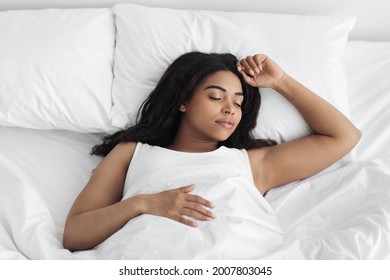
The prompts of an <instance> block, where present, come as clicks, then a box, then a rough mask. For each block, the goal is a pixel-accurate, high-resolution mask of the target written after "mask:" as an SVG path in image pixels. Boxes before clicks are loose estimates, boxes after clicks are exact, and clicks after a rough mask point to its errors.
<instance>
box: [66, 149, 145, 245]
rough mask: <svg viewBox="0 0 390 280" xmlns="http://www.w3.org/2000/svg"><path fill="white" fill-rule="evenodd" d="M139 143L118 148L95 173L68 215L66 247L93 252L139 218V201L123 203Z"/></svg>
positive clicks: (102, 162)
mask: <svg viewBox="0 0 390 280" xmlns="http://www.w3.org/2000/svg"><path fill="white" fill-rule="evenodd" d="M135 146H136V143H123V144H122V143H121V144H118V145H117V146H116V147H115V148H114V149H113V150H112V151H111V152H110V153H109V154H108V155H107V156H106V157H105V158H104V159H103V160H102V161H101V162H100V164H99V165H98V166H97V167H96V169H95V170H94V171H93V174H92V176H91V178H90V179H89V181H88V183H87V185H86V186H85V188H84V189H83V190H82V191H81V192H80V194H79V196H78V197H77V199H76V200H75V202H74V203H73V205H72V208H71V209H70V211H69V214H68V218H67V220H66V224H65V230H64V239H63V245H64V248H66V249H69V250H71V251H76V250H85V249H90V248H93V247H94V246H96V245H97V244H99V243H101V242H102V241H103V240H105V239H106V238H108V237H109V236H110V235H111V234H113V233H114V232H116V231H117V230H119V229H120V228H121V227H123V226H124V225H125V224H126V223H127V221H129V220H130V219H131V218H134V217H136V216H138V215H139V214H140V210H139V208H140V207H139V206H138V203H139V201H138V199H137V197H133V198H130V199H129V200H124V201H121V199H122V192H123V186H124V182H125V178H126V174H127V169H128V167H129V164H130V161H131V158H132V156H133V154H134V150H135Z"/></svg>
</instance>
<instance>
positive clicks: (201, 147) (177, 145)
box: [168, 135, 218, 153]
mask: <svg viewBox="0 0 390 280" xmlns="http://www.w3.org/2000/svg"><path fill="white" fill-rule="evenodd" d="M217 146H218V142H208V141H203V140H199V139H183V137H180V136H179V135H178V136H176V138H175V140H174V141H173V142H172V144H171V145H169V146H168V149H171V150H174V151H179V152H190V153H203V152H210V151H214V150H215V149H217Z"/></svg>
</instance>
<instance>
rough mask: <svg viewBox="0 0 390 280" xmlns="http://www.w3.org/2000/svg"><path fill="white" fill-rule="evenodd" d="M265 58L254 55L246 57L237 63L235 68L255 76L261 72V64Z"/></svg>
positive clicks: (264, 56)
mask: <svg viewBox="0 0 390 280" xmlns="http://www.w3.org/2000/svg"><path fill="white" fill-rule="evenodd" d="M266 59H267V56H266V55H264V54H256V55H254V56H247V57H246V58H243V59H241V60H240V61H239V62H238V63H237V68H238V70H239V71H244V72H245V73H246V74H248V75H250V76H252V77H253V76H254V75H255V74H260V73H261V71H262V70H263V64H264V62H265V61H266Z"/></svg>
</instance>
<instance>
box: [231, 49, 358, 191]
mask: <svg viewBox="0 0 390 280" xmlns="http://www.w3.org/2000/svg"><path fill="white" fill-rule="evenodd" d="M238 68H239V69H240V70H241V73H242V74H243V75H244V77H245V79H246V81H247V83H248V84H250V85H251V86H256V87H270V88H273V89H274V90H276V91H277V92H279V93H280V94H281V95H283V96H284V97H285V98H286V99H287V100H288V101H289V102H291V103H292V104H293V105H294V106H295V107H296V108H297V109H298V111H299V112H300V113H301V115H302V116H303V118H304V119H305V121H306V122H307V124H308V125H309V126H310V128H311V129H312V131H313V134H311V135H309V136H305V137H303V138H299V139H296V140H293V141H289V142H285V143H282V144H279V145H276V146H271V147H266V148H262V149H254V150H249V151H248V155H249V158H250V162H251V167H252V173H253V177H254V181H255V184H256V186H257V188H258V189H259V190H260V192H261V193H263V194H264V193H266V192H267V191H268V190H269V189H271V188H274V187H277V186H280V185H282V184H286V183H289V182H292V181H295V180H300V179H304V178H306V177H309V176H311V175H314V174H315V173H317V172H319V171H321V170H323V169H325V168H326V167H328V166H330V165H331V164H333V163H334V162H336V161H337V160H339V159H340V158H342V157H343V156H344V155H346V154H347V153H348V152H349V151H351V150H352V149H353V147H354V146H355V145H356V144H357V143H358V141H359V139H360V137H361V133H360V131H359V130H358V129H357V128H356V127H355V126H354V125H353V124H352V123H351V122H350V121H349V120H348V119H347V118H346V117H345V116H344V115H343V114H342V113H341V112H339V111H338V110H337V109H336V108H335V107H333V106H332V105H331V104H329V103H328V102H327V101H325V100H324V99H322V98H321V97H319V96H318V95H316V94H314V93H313V92H312V91H311V90H309V89H308V88H306V87H305V86H303V85H302V84H300V83H299V82H298V81H296V80H294V79H293V78H292V77H290V76H289V75H288V74H286V73H284V72H283V70H281V69H280V67H279V66H278V65H277V64H276V63H275V62H273V61H272V60H271V59H270V58H268V57H267V56H265V55H255V56H253V57H247V58H246V59H244V60H241V61H240V63H239V64H238Z"/></svg>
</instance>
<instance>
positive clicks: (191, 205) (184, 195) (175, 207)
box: [168, 184, 216, 227]
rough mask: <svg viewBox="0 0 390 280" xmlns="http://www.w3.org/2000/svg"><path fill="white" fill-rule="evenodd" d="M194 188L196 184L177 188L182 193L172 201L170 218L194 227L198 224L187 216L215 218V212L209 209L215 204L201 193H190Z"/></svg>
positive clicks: (201, 219)
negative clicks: (200, 194)
mask: <svg viewBox="0 0 390 280" xmlns="http://www.w3.org/2000/svg"><path fill="white" fill-rule="evenodd" d="M194 188H195V185H194V184H191V185H188V186H184V187H181V188H178V189H176V190H175V191H177V192H179V193H181V194H178V196H177V198H176V199H177V200H176V201H175V202H172V205H171V209H170V214H169V215H168V216H170V217H169V218H171V219H173V220H176V221H178V222H181V223H183V224H185V225H188V226H192V227H196V226H198V224H197V223H196V222H194V221H191V220H190V219H187V218H185V216H186V217H189V218H193V219H195V220H199V221H211V220H213V219H215V217H216V216H215V215H214V213H212V212H211V211H210V210H208V209H207V208H214V207H215V206H214V204H213V203H212V202H210V201H208V200H206V199H204V198H203V197H201V196H199V195H193V194H189V192H190V191H192V190H193V189H194ZM205 207H207V208H205Z"/></svg>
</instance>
